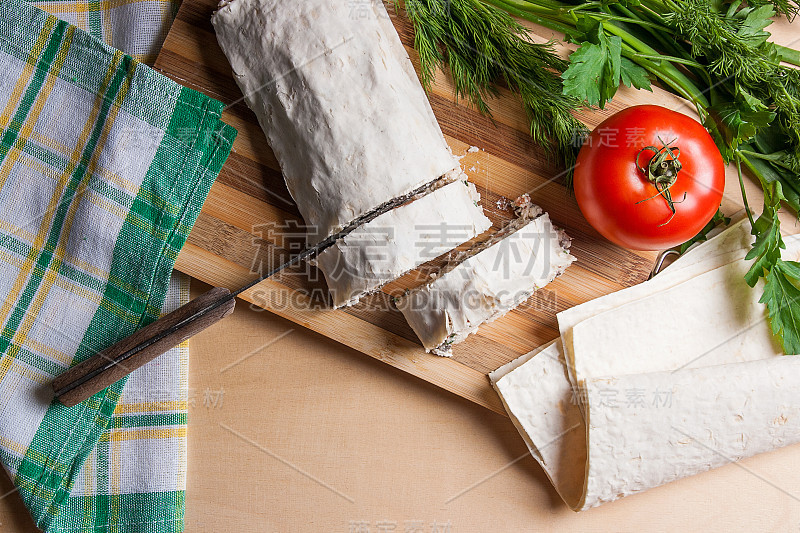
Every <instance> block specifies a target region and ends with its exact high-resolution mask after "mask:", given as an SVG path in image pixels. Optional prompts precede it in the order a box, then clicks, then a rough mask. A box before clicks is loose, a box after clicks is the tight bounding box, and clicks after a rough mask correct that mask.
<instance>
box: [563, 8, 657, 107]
mask: <svg viewBox="0 0 800 533" xmlns="http://www.w3.org/2000/svg"><path fill="white" fill-rule="evenodd" d="M569 37H570V39H571V40H572V41H573V42H576V43H579V44H580V48H578V49H577V50H576V51H574V52H573V53H572V54H571V55H570V57H569V68H567V70H565V71H564V73H563V74H562V75H561V78H562V79H563V80H564V94H566V95H568V96H573V97H575V98H578V99H580V100H584V101H586V102H587V103H588V104H589V105H592V106H599V107H600V108H603V107H605V105H606V102H608V101H609V100H611V98H613V96H614V95H615V94H616V92H617V89H618V88H619V85H620V83H624V84H625V85H627V86H628V87H630V86H631V85H633V86H634V87H636V88H637V89H648V90H650V79H649V78H648V74H647V71H646V70H644V69H643V68H642V67H640V66H639V65H637V64H635V63H634V62H633V61H630V60H629V59H627V58H624V57H622V39H621V38H620V37H618V36H616V35H612V36H610V37H609V36H607V35H606V33H605V31H604V28H603V24H602V23H601V22H597V21H587V20H586V19H581V20H580V21H579V23H578V24H577V25H576V30H575V31H574V32H572V33H571V34H570V35H569Z"/></svg>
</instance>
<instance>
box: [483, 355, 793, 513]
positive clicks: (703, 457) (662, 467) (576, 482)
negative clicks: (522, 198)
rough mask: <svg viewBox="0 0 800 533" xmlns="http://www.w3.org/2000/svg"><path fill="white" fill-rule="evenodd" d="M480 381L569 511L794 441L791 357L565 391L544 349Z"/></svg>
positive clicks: (558, 361) (557, 365)
mask: <svg viewBox="0 0 800 533" xmlns="http://www.w3.org/2000/svg"><path fill="white" fill-rule="evenodd" d="M490 378H491V380H492V384H493V386H494V387H495V389H496V390H497V392H498V394H499V395H500V397H501V398H502V400H503V404H504V406H505V407H506V410H507V411H508V413H509V415H510V416H511V419H512V421H513V422H514V424H515V426H516V427H517V429H518V430H519V431H520V434H521V435H522V437H523V439H524V440H525V442H526V444H527V445H528V448H529V449H530V450H531V454H532V455H533V456H534V458H535V459H536V460H537V461H538V462H539V463H540V464H541V466H542V468H543V469H544V470H545V472H546V473H547V476H548V477H549V478H550V480H551V482H552V483H553V486H554V487H555V488H556V490H557V492H558V493H559V495H560V496H561V497H562V499H563V500H564V501H565V503H566V504H567V505H568V506H569V507H570V508H571V509H573V510H575V511H581V510H585V509H589V508H591V507H595V506H597V505H600V504H602V503H606V502H610V501H614V500H617V499H619V498H621V497H624V496H628V495H631V494H635V493H637V492H641V491H644V490H647V489H649V488H653V487H657V486H659V485H663V484H665V483H669V482H671V481H675V480H677V479H681V478H683V477H687V476H690V475H694V474H697V473H700V472H704V471H706V470H710V469H712V468H717V467H719V466H723V465H725V464H728V463H730V462H733V461H738V460H741V459H744V458H746V457H750V456H753V455H756V454H759V453H764V452H768V451H771V450H774V449H777V448H780V447H782V446H787V445H790V444H794V443H797V442H798V441H800V406H798V404H797V402H796V394H797V390H799V389H800V359H798V358H795V357H781V358H771V359H761V360H755V361H747V362H740V363H729V364H724V365H717V366H710V367H702V368H686V369H682V370H678V371H676V372H655V373H648V374H629V375H624V376H620V377H613V378H597V379H592V380H590V381H588V382H586V383H585V384H584V386H583V387H582V388H581V389H579V390H575V389H573V387H572V385H571V383H570V381H569V377H568V374H567V370H566V365H565V360H564V354H563V351H562V350H561V346H560V342H554V343H551V344H550V345H548V346H547V347H546V348H545V349H543V350H540V351H538V352H537V353H535V354H534V355H533V356H532V357H530V356H528V357H526V360H525V362H524V363H523V364H521V365H519V366H516V367H514V368H512V369H511V370H508V369H503V368H501V369H498V370H497V371H495V372H493V373H492V374H490ZM609 393H614V394H609ZM579 402H585V408H586V412H587V413H588V419H587V420H585V419H584V417H583V415H582V413H581V410H580V409H579V408H578V404H579ZM587 422H588V423H587Z"/></svg>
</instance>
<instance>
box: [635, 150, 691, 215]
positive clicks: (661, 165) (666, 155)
mask: <svg viewBox="0 0 800 533" xmlns="http://www.w3.org/2000/svg"><path fill="white" fill-rule="evenodd" d="M658 140H659V141H661V148H657V147H655V146H645V147H644V148H642V149H641V150H639V151H638V152H637V153H636V168H637V169H638V170H639V172H641V173H642V174H644V175H645V176H647V180H648V181H649V182H650V183H652V184H653V186H654V187H655V188H656V191H658V192H657V193H656V194H654V195H653V196H651V197H649V198H645V199H644V200H639V201H638V202H636V203H637V204H640V203H642V202H646V201H648V200H652V199H654V198H656V197H658V196H662V197H663V198H664V200H666V202H667V205H668V206H669V209H670V211H672V215H670V217H669V219H668V220H667V221H666V222H664V223H663V224H659V225H658V226H659V227H661V226H666V225H667V224H669V223H670V221H671V220H672V219H673V217H674V216H675V204H679V203H681V202H682V201H683V200H685V199H686V193H685V192H684V193H683V198H682V199H681V200H679V201H675V200H673V199H672V193H671V192H670V188H672V186H673V185H675V182H676V181H677V180H678V173H679V172H680V170H681V168H683V164H682V163H681V162H680V156H681V149H680V148H678V147H677V146H675V147H673V146H672V144H673V143H674V142H675V141H677V140H678V139H673V140H672V141H670V142H668V143H665V142H664V141H663V140H662V139H661V137H659V138H658ZM645 151H649V152H654V154H655V155H653V157H651V158H650V161H649V162H648V163H647V169H645V168H644V167H642V165H641V164H640V163H639V160H640V159H641V157H642V154H643V153H644V152H645Z"/></svg>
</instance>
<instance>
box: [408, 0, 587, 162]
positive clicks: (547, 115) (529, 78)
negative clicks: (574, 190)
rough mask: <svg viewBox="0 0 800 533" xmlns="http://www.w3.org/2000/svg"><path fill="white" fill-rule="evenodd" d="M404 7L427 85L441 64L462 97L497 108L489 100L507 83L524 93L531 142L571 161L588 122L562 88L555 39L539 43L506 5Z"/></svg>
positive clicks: (484, 109) (427, 0)
mask: <svg viewBox="0 0 800 533" xmlns="http://www.w3.org/2000/svg"><path fill="white" fill-rule="evenodd" d="M403 8H404V9H405V12H406V15H407V16H408V18H409V20H410V21H411V22H412V24H413V26H414V32H415V35H414V47H415V49H416V50H417V52H418V53H419V57H420V66H421V76H420V77H421V81H422V84H423V86H424V87H425V88H426V89H429V88H430V86H431V83H432V82H433V79H434V76H435V73H436V70H437V69H442V70H444V71H446V72H448V73H449V74H450V76H451V77H452V80H453V84H454V86H455V93H456V97H457V98H461V99H464V100H467V101H468V102H469V103H471V104H472V105H474V106H475V108H477V109H478V110H479V111H480V112H481V113H483V114H486V115H489V116H491V106H490V102H489V101H490V100H491V99H492V98H494V97H496V96H497V95H498V93H499V90H500V88H501V87H507V88H508V89H510V90H511V91H512V92H514V93H517V94H518V95H519V97H520V99H521V102H522V106H523V108H524V110H525V113H526V114H527V117H528V120H529V122H530V135H531V138H532V140H533V142H535V143H537V144H539V145H541V146H542V147H544V148H545V149H546V150H548V151H549V152H550V153H554V154H557V155H558V156H559V157H561V158H562V160H563V161H564V164H565V165H566V168H567V169H570V168H572V166H573V165H574V161H575V157H576V155H577V149H578V148H579V146H580V140H582V139H583V137H584V135H585V134H586V129H585V127H584V126H583V124H582V123H581V122H579V121H578V120H577V119H576V118H575V117H574V116H573V114H572V113H573V111H575V110H576V109H579V108H580V107H581V106H582V103H581V100H580V99H579V98H576V97H574V96H570V95H566V94H564V92H563V83H562V80H561V77H560V76H561V74H562V73H563V72H564V71H565V70H566V68H567V66H568V62H567V61H565V60H564V59H562V58H560V57H559V56H558V55H556V53H555V52H554V48H553V43H546V44H539V43H534V42H533V41H532V40H531V38H530V35H529V33H528V31H527V29H526V28H525V27H524V26H522V25H521V24H520V23H519V22H517V21H516V20H515V19H514V18H512V17H511V16H510V15H509V14H508V13H506V12H505V11H503V10H501V9H498V8H496V7H494V6H491V5H488V4H486V3H484V2H481V1H480V0H405V2H404V4H403Z"/></svg>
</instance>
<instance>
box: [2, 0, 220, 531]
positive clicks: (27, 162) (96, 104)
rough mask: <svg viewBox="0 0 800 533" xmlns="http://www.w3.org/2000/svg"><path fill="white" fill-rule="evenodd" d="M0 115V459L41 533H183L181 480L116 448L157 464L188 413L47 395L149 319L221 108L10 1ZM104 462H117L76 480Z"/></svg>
mask: <svg viewBox="0 0 800 533" xmlns="http://www.w3.org/2000/svg"><path fill="white" fill-rule="evenodd" d="M0 108H2V111H1V112H0V294H2V296H3V298H2V300H3V304H2V305H1V306H0V322H2V326H0V327H2V332H0V354H2V356H1V357H0V461H2V463H3V465H4V467H5V468H6V470H7V471H8V472H9V474H10V475H11V477H12V478H13V479H14V482H15V483H16V485H17V487H18V488H19V492H20V494H21V496H22V498H23V500H24V501H25V503H26V505H27V506H28V509H29V510H30V511H31V514H32V515H33V517H34V519H35V520H36V523H37V524H38V525H39V527H41V528H42V529H44V530H45V531H180V530H181V529H182V524H181V520H180V517H179V516H176V512H175V510H176V509H178V508H179V509H181V510H182V499H183V493H182V492H180V491H176V490H174V489H175V487H179V486H180V480H167V479H162V477H160V476H159V474H160V472H150V473H149V474H150V475H149V476H148V475H141V476H131V475H130V474H129V473H126V472H123V471H122V470H121V468H122V467H123V466H124V465H126V464H127V465H128V466H130V465H132V464H136V458H135V457H132V456H131V454H130V453H128V452H129V451H130V449H127V450H126V446H128V444H129V441H131V442H134V441H135V442H136V444H137V448H135V450H136V452H137V453H140V454H141V455H142V456H143V457H146V456H148V455H151V454H153V453H163V448H161V447H159V446H153V447H152V448H150V449H149V450H148V448H147V447H146V445H144V442H145V441H153V440H156V439H153V438H147V437H148V436H150V437H152V435H154V434H158V433H159V432H161V433H164V432H166V433H169V432H175V431H180V430H181V428H183V427H184V426H183V424H184V423H185V421H184V420H180V415H177V416H173V419H172V420H171V421H170V418H169V415H168V414H167V413H170V412H175V411H180V408H181V407H183V408H185V406H180V405H177V406H176V405H174V404H175V400H174V397H172V396H170V397H168V398H164V401H163V403H164V405H163V406H162V408H161V409H160V410H159V411H158V412H153V413H150V414H147V413H141V412H140V410H139V409H140V408H139V407H136V404H137V401H136V400H137V399H136V398H134V399H132V400H130V401H129V400H128V399H127V396H126V398H125V403H123V404H120V405H122V406H123V409H122V410H121V411H120V410H116V409H117V406H118V403H119V400H120V395H121V394H122V387H123V384H122V383H118V384H115V385H114V386H112V387H110V388H109V389H108V390H106V391H104V392H103V393H100V394H98V395H96V396H95V397H93V398H91V399H90V400H88V401H86V402H84V403H83V404H81V405H78V406H75V407H73V408H69V409H67V408H64V407H63V406H61V405H59V404H58V403H56V402H53V401H52V393H51V392H50V390H49V382H50V381H51V379H52V378H53V376H55V375H57V374H59V373H60V372H61V371H63V369H65V368H66V367H68V366H69V365H70V364H72V363H74V362H78V361H81V360H83V359H85V358H87V357H89V356H91V355H92V354H93V353H95V352H96V351H97V350H100V349H102V348H104V347H106V346H108V345H110V344H112V343H114V342H115V341H117V340H119V339H120V338H122V337H124V336H126V335H128V334H130V333H131V332H133V331H134V330H136V329H137V328H139V327H141V326H142V325H144V324H145V323H147V322H149V321H152V320H154V319H155V318H156V317H157V316H158V315H159V313H160V311H161V308H162V304H163V303H164V298H165V294H166V291H167V286H168V283H169V278H170V273H171V270H172V266H173V263H174V260H175V257H176V256H177V253H178V251H179V250H180V248H181V246H182V245H183V243H184V241H185V239H186V236H187V234H188V232H189V230H190V229H191V227H192V224H193V223H194V221H195V219H196V217H197V214H198V213H199V211H200V207H201V205H202V202H203V200H204V199H205V197H206V195H207V193H208V190H209V188H210V186H211V183H212V182H213V180H214V178H215V177H216V175H217V173H218V172H219V169H220V167H221V165H222V163H223V162H224V161H225V159H226V158H227V156H228V153H229V151H230V146H231V142H232V140H233V137H234V136H235V131H234V130H233V129H232V128H230V127H228V126H226V125H224V124H222V123H221V122H220V120H219V116H220V112H221V108H222V105H221V104H220V103H219V102H217V101H214V100H211V99H209V98H207V97H205V96H203V95H201V94H199V93H197V92H195V91H192V90H190V89H186V88H183V87H180V86H178V85H177V84H175V83H173V82H171V81H170V80H168V79H166V78H164V77H163V76H161V75H159V74H157V73H155V72H153V71H152V70H151V69H149V68H148V67H146V66H144V65H142V64H141V63H139V62H138V61H137V60H135V59H133V58H131V57H129V56H126V55H124V54H123V53H121V52H119V51H117V50H114V49H112V48H109V47H108V46H106V45H105V44H103V43H101V42H99V41H98V40H96V39H94V38H92V37H91V36H89V35H88V34H86V33H84V32H83V31H81V30H79V29H77V28H75V27H74V26H71V25H69V24H67V23H65V22H63V21H60V20H58V19H56V18H55V17H53V16H51V15H48V14H46V13H44V12H43V11H41V10H39V9H37V8H35V7H32V6H30V5H27V4H25V3H24V2H22V1H21V0H0ZM180 368H183V369H185V366H183V367H181V365H177V366H176V367H174V368H173V369H172V371H171V372H172V373H173V375H172V376H169V377H168V378H165V379H166V380H167V381H165V383H167V382H169V383H170V385H169V386H170V387H171V389H170V390H171V391H174V389H175V386H174V384H173V382H174V383H178V384H180V383H183V384H184V386H185V375H184V376H180V373H181V370H180ZM176 369H177V370H176ZM169 380H172V381H169ZM132 381H133V379H132ZM135 390H139V389H135ZM151 392H154V391H151ZM155 392H159V391H155ZM160 392H161V393H163V391H160ZM146 400H147V403H149V404H151V405H152V403H153V398H152V397H148V398H146ZM131 406H133V407H131ZM115 410H116V412H115ZM126 414H133V415H134V416H126ZM151 415H152V416H151ZM98 442H99V445H98ZM90 457H91V458H92V460H91V461H88V462H87V459H88V458H90ZM110 457H128V462H127V463H124V462H119V463H117V464H118V466H117V468H115V469H105V470H104V472H103V473H102V474H101V473H100V472H99V471H95V470H94V469H93V468H83V469H82V465H84V463H86V464H87V465H90V466H91V465H97V464H103V463H105V464H107V463H108V462H109V458H110ZM174 460H175V461H182V460H183V458H182V457H180V456H179V454H175V459H174ZM143 474H147V472H144V473H143ZM71 491H73V492H74V494H73V496H72V497H70V492H71Z"/></svg>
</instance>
